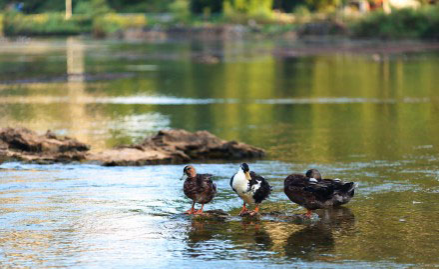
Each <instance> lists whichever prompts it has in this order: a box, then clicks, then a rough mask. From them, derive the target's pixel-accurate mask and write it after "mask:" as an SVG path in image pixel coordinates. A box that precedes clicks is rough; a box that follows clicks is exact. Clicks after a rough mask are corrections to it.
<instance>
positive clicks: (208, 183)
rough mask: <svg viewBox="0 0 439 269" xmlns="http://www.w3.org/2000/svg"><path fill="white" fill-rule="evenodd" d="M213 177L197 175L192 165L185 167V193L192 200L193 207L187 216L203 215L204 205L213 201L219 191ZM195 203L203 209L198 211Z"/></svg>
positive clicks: (187, 212) (182, 178)
mask: <svg viewBox="0 0 439 269" xmlns="http://www.w3.org/2000/svg"><path fill="white" fill-rule="evenodd" d="M211 177H212V175H211V174H197V171H196V170H195V168H194V167H193V166H192V165H187V166H185V167H184V169H183V176H182V177H181V180H184V184H183V192H184V194H185V195H186V196H187V197H188V198H189V199H191V200H192V207H191V209H189V210H187V211H186V212H185V214H189V215H191V214H194V215H199V214H203V208H204V205H205V204H207V203H210V202H211V201H212V200H213V198H214V197H215V195H216V193H217V191H216V185H215V183H213V181H212V179H211ZM195 203H198V204H201V208H200V209H198V210H196V209H195Z"/></svg>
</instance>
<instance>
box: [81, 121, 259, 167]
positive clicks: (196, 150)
mask: <svg viewBox="0 0 439 269" xmlns="http://www.w3.org/2000/svg"><path fill="white" fill-rule="evenodd" d="M264 154H265V152H264V151H263V150H262V149H259V148H256V147H253V146H250V145H247V144H244V143H239V142H236V141H225V140H222V139H220V138H218V137H217V136H215V135H213V134H211V133H209V132H207V131H198V132H195V133H191V132H188V131H185V130H181V129H173V130H163V131H159V132H158V133H157V134H156V135H155V136H152V137H148V138H146V139H145V140H144V141H143V142H142V143H141V144H139V145H130V146H121V147H117V148H113V149H110V150H106V151H103V152H100V153H97V154H90V155H89V156H88V159H89V160H93V161H97V162H100V163H102V164H103V165H107V166H118V165H148V164H159V163H162V164H163V163H168V164H169V163H188V162H192V161H197V160H215V159H216V160H218V159H223V160H239V159H250V158H261V157H263V156H264Z"/></svg>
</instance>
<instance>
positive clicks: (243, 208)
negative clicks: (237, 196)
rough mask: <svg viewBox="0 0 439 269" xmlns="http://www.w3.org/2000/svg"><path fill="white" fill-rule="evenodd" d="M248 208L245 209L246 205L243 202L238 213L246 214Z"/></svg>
mask: <svg viewBox="0 0 439 269" xmlns="http://www.w3.org/2000/svg"><path fill="white" fill-rule="evenodd" d="M248 212H249V211H248V209H247V207H245V203H244V204H243V205H242V209H241V212H239V215H240V216H242V215H245V214H248Z"/></svg>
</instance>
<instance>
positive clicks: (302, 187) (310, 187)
mask: <svg viewBox="0 0 439 269" xmlns="http://www.w3.org/2000/svg"><path fill="white" fill-rule="evenodd" d="M284 192H285V194H286V195H287V196H288V198H289V199H290V200H291V201H293V202H294V203H296V204H299V205H302V206H304V207H306V208H308V209H318V208H322V207H324V206H325V205H324V204H325V202H326V201H327V200H329V199H331V197H332V195H333V193H334V188H333V187H332V186H331V184H326V182H324V181H318V180H316V179H311V178H309V177H307V176H305V175H301V174H292V175H289V176H288V177H287V178H285V181H284Z"/></svg>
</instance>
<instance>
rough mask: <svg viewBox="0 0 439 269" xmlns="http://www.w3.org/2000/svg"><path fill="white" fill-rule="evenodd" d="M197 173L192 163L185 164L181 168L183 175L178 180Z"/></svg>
mask: <svg viewBox="0 0 439 269" xmlns="http://www.w3.org/2000/svg"><path fill="white" fill-rule="evenodd" d="M196 175H197V172H196V171H195V168H194V167H193V166H192V165H187V166H185V167H184V168H183V176H182V177H181V178H180V180H186V179H187V178H188V177H189V178H193V177H195V176H196Z"/></svg>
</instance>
